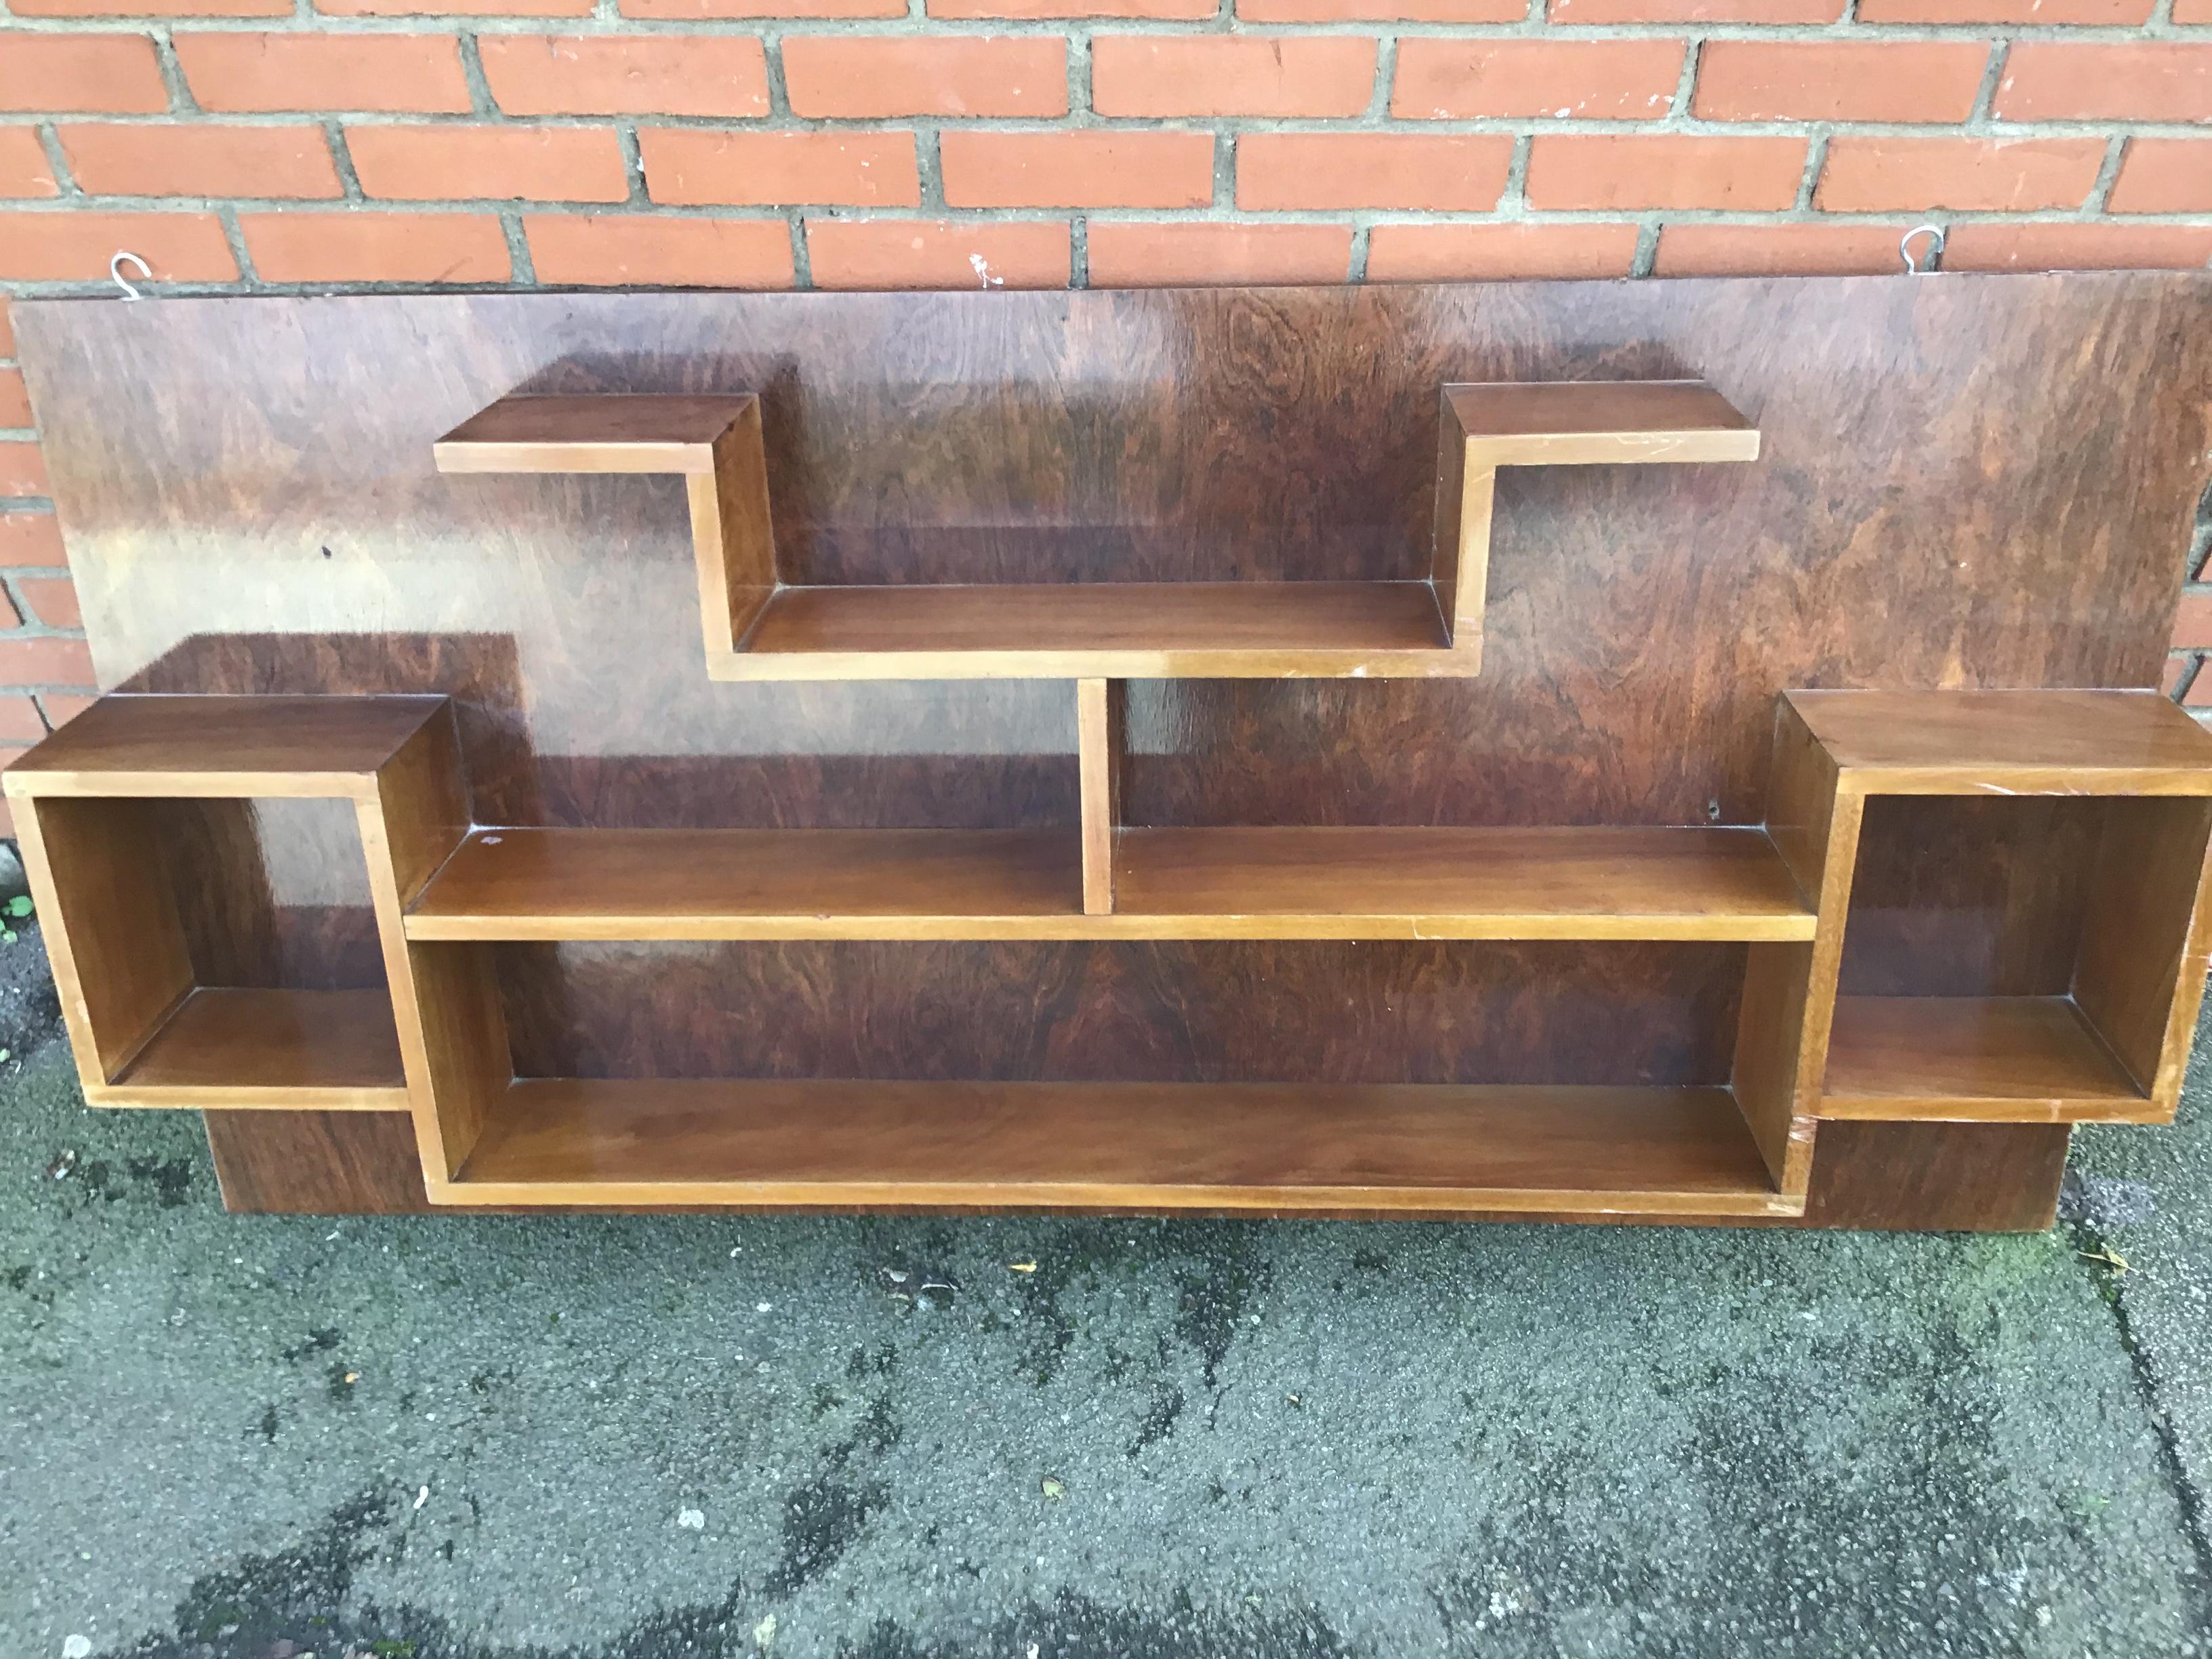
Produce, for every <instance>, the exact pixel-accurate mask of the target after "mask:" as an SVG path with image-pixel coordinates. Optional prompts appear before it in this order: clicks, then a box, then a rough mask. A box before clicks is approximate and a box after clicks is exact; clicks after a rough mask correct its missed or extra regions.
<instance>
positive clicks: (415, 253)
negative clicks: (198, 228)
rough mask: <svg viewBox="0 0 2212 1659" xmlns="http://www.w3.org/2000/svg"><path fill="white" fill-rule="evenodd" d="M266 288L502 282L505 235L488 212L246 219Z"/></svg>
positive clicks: (506, 269) (508, 271)
mask: <svg viewBox="0 0 2212 1659" xmlns="http://www.w3.org/2000/svg"><path fill="white" fill-rule="evenodd" d="M238 222H239V228H240V229H241V230H243V231H244V232H245V233H246V253H247V254H248V255H249V256H250V257H251V258H252V261H253V268H254V270H256V271H258V273H259V274H260V276H261V280H262V281H264V282H265V283H503V282H506V281H507V279H508V277H509V276H511V275H512V274H513V267H512V265H511V264H510V262H509V260H508V258H507V234H506V232H505V231H503V230H501V228H500V222H499V221H498V220H497V219H495V218H493V217H492V216H490V215H489V214H488V213H378V212H374V211H371V212H353V213H302V212H294V213H246V214H240V216H239V221H238Z"/></svg>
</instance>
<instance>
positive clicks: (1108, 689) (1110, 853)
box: [1075, 679, 1126, 916]
mask: <svg viewBox="0 0 2212 1659" xmlns="http://www.w3.org/2000/svg"><path fill="white" fill-rule="evenodd" d="M1125 695H1126V690H1125V688H1124V687H1123V686H1122V685H1121V683H1120V682H1118V681H1115V680H1105V679H1084V680H1078V681H1076V683H1075V750H1076V763H1077V767H1078V769H1079V774H1080V777H1081V783H1082V796H1083V809H1082V810H1083V914H1084V915H1087V916H1104V915H1112V914H1113V911H1114V831H1115V828H1116V827H1117V825H1118V823H1119V821H1120V818H1121V712H1122V702H1123V698H1124V696H1125Z"/></svg>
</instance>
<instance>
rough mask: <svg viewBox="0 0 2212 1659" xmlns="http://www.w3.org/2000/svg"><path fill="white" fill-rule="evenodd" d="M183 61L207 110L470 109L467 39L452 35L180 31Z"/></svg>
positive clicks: (180, 59) (445, 111)
mask: <svg viewBox="0 0 2212 1659" xmlns="http://www.w3.org/2000/svg"><path fill="white" fill-rule="evenodd" d="M176 48H177V62H178V63H179V64H180V65H182V66H183V69H184V71H185V83H186V84H187V85H188V86H190V87H191V91H192V96H193V98H194V99H195V100H197V101H198V103H199V106H200V107H201V108H202V109H206V110H213V111H216V112H222V113H226V114H227V113H231V112H241V111H248V112H264V111H275V110H304V111H311V112H313V111H322V110H390V111H396V112H406V113H416V114H459V113H462V112H465V111H466V110H467V109H468V107H469V85H468V82H467V81H466V80H465V78H463V76H462V74H461V47H460V42H459V40H457V39H456V38H455V37H454V36H453V35H450V34H263V33H223V34H197V33H193V34H179V35H178V36H177V37H176Z"/></svg>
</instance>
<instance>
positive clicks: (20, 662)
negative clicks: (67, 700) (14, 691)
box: [0, 639, 98, 689]
mask: <svg viewBox="0 0 2212 1659" xmlns="http://www.w3.org/2000/svg"><path fill="white" fill-rule="evenodd" d="M94 684H98V682H96V681H95V680H94V678H93V677H92V650H91V647H88V646H87V645H86V644H85V642H84V641H82V640H58V639H32V640H0V685H67V686H80V685H81V686H84V687H86V688H87V689H89V688H91V687H92V686H93V685H94Z"/></svg>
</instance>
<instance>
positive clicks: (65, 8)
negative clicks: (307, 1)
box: [10, 0, 292, 18]
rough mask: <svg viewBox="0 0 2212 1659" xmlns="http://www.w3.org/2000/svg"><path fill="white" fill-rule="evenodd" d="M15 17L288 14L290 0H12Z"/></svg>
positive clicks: (286, 15) (248, 15) (273, 15)
mask: <svg viewBox="0 0 2212 1659" xmlns="http://www.w3.org/2000/svg"><path fill="white" fill-rule="evenodd" d="M10 9H12V10H13V11H14V12H15V15H16V16H18V17H191V18H199V17H289V16H290V15H292V0H12V5H11V7H10Z"/></svg>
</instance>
